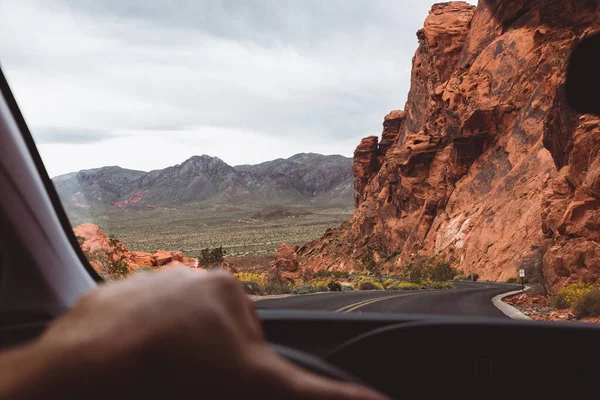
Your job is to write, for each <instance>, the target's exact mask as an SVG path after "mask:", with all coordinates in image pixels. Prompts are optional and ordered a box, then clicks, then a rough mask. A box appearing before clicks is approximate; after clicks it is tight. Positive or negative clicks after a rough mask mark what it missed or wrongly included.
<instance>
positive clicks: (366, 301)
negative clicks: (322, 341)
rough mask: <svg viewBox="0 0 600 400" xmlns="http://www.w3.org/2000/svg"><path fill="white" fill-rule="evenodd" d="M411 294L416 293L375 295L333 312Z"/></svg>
mask: <svg viewBox="0 0 600 400" xmlns="http://www.w3.org/2000/svg"><path fill="white" fill-rule="evenodd" d="M411 294H416V293H404V294H397V295H394V296H386V297H377V298H375V299H368V300H363V301H359V302H358V303H354V304H350V305H347V306H345V307H342V308H340V309H339V310H336V311H335V312H342V313H349V312H351V311H355V310H358V309H359V308H361V307H364V306H368V305H369V304H373V303H377V302H380V301H384V300H389V299H394V298H397V297H404V296H410V295H411Z"/></svg>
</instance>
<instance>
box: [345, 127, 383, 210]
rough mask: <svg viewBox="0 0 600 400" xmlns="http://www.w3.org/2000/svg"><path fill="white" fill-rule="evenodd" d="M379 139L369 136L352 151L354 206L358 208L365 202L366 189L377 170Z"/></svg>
mask: <svg viewBox="0 0 600 400" xmlns="http://www.w3.org/2000/svg"><path fill="white" fill-rule="evenodd" d="M378 144H379V138H378V137H377V136H369V137H367V138H364V139H363V140H362V141H361V142H360V144H359V145H358V147H357V148H356V150H354V165H353V166H352V173H353V174H354V205H355V206H356V207H358V206H359V205H360V203H362V202H363V201H364V200H365V197H366V191H365V189H366V187H367V185H368V184H369V181H370V180H371V178H372V177H373V176H374V175H375V174H376V173H377V170H378V168H379V166H378V162H377V155H378V151H377V148H378Z"/></svg>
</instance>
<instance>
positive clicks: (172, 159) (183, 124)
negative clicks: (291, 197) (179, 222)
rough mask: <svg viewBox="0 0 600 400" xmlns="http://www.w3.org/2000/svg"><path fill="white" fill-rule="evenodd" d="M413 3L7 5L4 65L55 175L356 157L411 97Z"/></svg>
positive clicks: (419, 20)
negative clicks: (192, 161) (204, 160)
mask: <svg viewBox="0 0 600 400" xmlns="http://www.w3.org/2000/svg"><path fill="white" fill-rule="evenodd" d="M415 3H417V2H412V1H408V0H407V1H394V0H389V1H383V0H382V1H373V2H371V1H368V2H365V1H344V2H333V1H330V2H321V1H306V2H287V1H281V2H271V3H269V2H246V1H239V2H229V1H220V2H214V1H211V2H208V1H202V2H201V1H190V2H189V3H185V5H186V6H180V7H175V6H174V5H173V4H172V2H169V1H164V2H157V1H141V0H140V1H135V0H122V1H114V2H113V1H102V2H97V1H90V2H88V1H85V0H80V1H75V0H62V1H59V0H56V1H52V2H51V1H49V0H48V1H46V0H38V1H34V0H14V1H9V0H5V1H2V2H0V60H2V67H3V69H4V72H5V74H6V75H7V77H8V80H9V83H10V84H11V87H12V89H13V91H14V93H15V97H16V98H17V101H18V102H19V105H20V106H21V109H22V111H23V113H24V115H25V118H26V120H27V121H28V124H29V125H30V128H31V130H32V131H33V133H34V137H36V139H37V140H38V142H40V144H39V146H40V153H41V155H42V158H43V159H44V162H45V164H46V166H47V168H48V170H49V172H50V174H51V175H57V174H61V173H66V172H70V171H73V170H79V169H83V168H92V167H99V166H103V165H120V166H123V167H129V168H134V169H143V170H148V169H155V168H162V167H165V166H168V165H173V164H177V163H180V162H182V161H183V160H185V159H186V158H187V157H189V156H192V155H196V154H209V155H213V156H218V157H220V158H222V159H223V160H225V161H226V162H228V163H230V164H242V163H251V162H260V161H265V160H268V159H273V158H278V157H285V156H291V155H293V154H295V153H298V152H302V151H312V152H320V153H325V154H331V153H341V154H344V155H351V154H352V151H353V149H354V147H355V146H356V144H358V141H359V139H360V137H363V136H366V135H370V134H379V133H380V132H381V122H382V120H383V116H384V115H385V114H386V113H387V112H388V111H390V110H392V109H397V108H403V106H404V102H405V99H406V94H407V92H408V87H409V84H410V75H409V74H410V64H411V58H412V54H413V53H414V50H415V49H416V46H417V40H416V36H415V32H416V31H417V29H419V28H420V27H421V26H422V24H423V20H424V18H425V16H426V15H427V11H428V10H429V8H430V6H431V4H433V1H430V2H418V5H416V4H415ZM265 4H266V5H268V7H267V6H266V5H265ZM264 7H267V9H268V10H269V13H265V12H264V9H263V8H264ZM77 132H80V135H81V136H82V137H81V139H80V140H76V139H77V138H75V140H74V136H73V135H77ZM52 135H54V136H52ZM86 136H88V138H86Z"/></svg>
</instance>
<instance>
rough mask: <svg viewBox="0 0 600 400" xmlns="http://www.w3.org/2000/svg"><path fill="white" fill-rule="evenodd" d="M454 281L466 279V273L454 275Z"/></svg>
mask: <svg viewBox="0 0 600 400" xmlns="http://www.w3.org/2000/svg"><path fill="white" fill-rule="evenodd" d="M452 279H453V280H455V281H464V280H465V279H467V277H466V275H456V276H455V277H454V278H452Z"/></svg>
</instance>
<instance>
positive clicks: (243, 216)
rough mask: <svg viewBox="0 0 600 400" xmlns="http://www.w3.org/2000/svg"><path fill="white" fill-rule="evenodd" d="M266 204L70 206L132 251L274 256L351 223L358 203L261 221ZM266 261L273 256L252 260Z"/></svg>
mask: <svg viewBox="0 0 600 400" xmlns="http://www.w3.org/2000/svg"><path fill="white" fill-rule="evenodd" d="M262 210H263V207H262V206H260V205H246V206H226V207H225V206H222V205H213V206H210V205H206V204H188V205H184V206H177V207H156V208H133V207H132V208H119V207H112V206H107V207H96V208H90V209H68V210H67V213H68V214H69V217H70V219H71V222H72V224H73V225H74V226H75V225H79V224H81V223H95V224H98V225H99V226H100V228H101V229H102V230H103V231H105V232H106V233H107V234H114V235H115V236H116V237H118V238H119V239H120V240H121V241H122V242H123V243H124V244H125V245H126V246H127V247H128V248H129V249H130V250H133V251H147V252H152V251H154V250H158V249H164V250H179V249H182V250H183V251H184V255H185V256H188V257H198V256H199V255H200V251H201V250H202V249H204V248H215V247H219V246H223V248H224V249H225V250H226V252H227V254H226V255H227V256H230V257H231V256H233V257H244V258H246V256H248V255H254V256H260V255H263V256H266V255H271V254H273V252H274V251H275V250H276V249H277V246H278V245H279V244H280V243H282V242H287V243H290V244H291V245H296V244H304V243H306V242H309V241H311V240H313V239H315V238H318V237H320V236H321V235H323V234H324V233H325V230H326V229H327V228H331V227H334V226H337V225H339V224H341V223H342V222H345V221H347V220H348V219H349V217H350V215H351V213H352V206H347V205H340V206H330V207H319V206H316V205H301V206H296V207H294V208H293V211H294V212H295V213H296V214H301V213H304V214H305V215H299V216H294V217H288V218H282V219H276V220H264V221H263V220H256V219H252V218H251V217H252V216H254V215H255V214H257V213H258V212H260V211H262ZM259 258H260V257H259ZM253 261H256V263H257V264H263V263H264V262H265V261H268V260H267V259H264V260H263V259H260V260H259V259H258V258H257V259H256V260H251V261H249V262H250V263H252V262H253Z"/></svg>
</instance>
